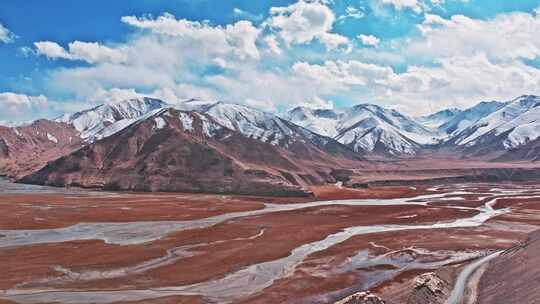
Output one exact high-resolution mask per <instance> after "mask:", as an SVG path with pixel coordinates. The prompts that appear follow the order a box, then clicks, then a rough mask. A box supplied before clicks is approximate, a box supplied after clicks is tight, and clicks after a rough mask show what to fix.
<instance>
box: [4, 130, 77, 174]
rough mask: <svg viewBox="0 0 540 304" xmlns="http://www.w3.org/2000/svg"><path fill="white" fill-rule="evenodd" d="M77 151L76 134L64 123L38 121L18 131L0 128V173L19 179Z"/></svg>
mask: <svg viewBox="0 0 540 304" xmlns="http://www.w3.org/2000/svg"><path fill="white" fill-rule="evenodd" d="M80 147H81V141H80V138H79V136H78V132H77V131H76V130H75V129H74V128H73V127H72V126H71V125H68V124H65V123H60V122H54V121H50V120H45V119H41V120H37V121H35V122H33V123H32V124H29V125H24V126H20V127H13V128H8V127H3V126H0V173H1V174H2V175H6V176H9V177H15V178H17V177H22V176H24V175H26V174H29V173H31V172H33V171H35V170H38V169H40V168H41V167H43V166H45V164H46V163H47V162H48V161H51V160H54V159H57V158H59V157H61V156H63V155H66V154H68V153H70V152H73V151H74V150H76V149H78V148H80Z"/></svg>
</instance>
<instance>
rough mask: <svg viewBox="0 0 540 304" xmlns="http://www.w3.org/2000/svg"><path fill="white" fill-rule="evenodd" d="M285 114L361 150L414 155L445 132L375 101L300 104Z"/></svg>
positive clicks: (291, 119)
mask: <svg viewBox="0 0 540 304" xmlns="http://www.w3.org/2000/svg"><path fill="white" fill-rule="evenodd" d="M283 117H284V118H285V119H287V120H290V121H292V122H293V123H295V124H298V125H300V126H303V127H305V128H308V129H310V130H312V131H314V132H317V133H321V134H323V135H326V136H329V137H333V138H334V139H336V140H337V141H339V142H340V143H342V144H345V145H347V146H349V147H351V148H353V149H354V150H355V151H357V152H375V153H377V152H379V153H384V154H391V155H399V154H407V155H414V154H416V153H417V151H418V150H419V149H420V147H421V146H422V145H428V144H435V143H437V142H438V140H439V139H440V138H442V137H443V136H444V134H442V133H441V132H439V131H437V130H434V129H431V128H428V127H425V126H422V125H421V124H419V123H418V122H416V121H415V120H414V119H412V118H410V117H408V116H405V115H403V114H401V113H399V112H398V111H396V110H389V109H384V108H382V107H379V106H376V105H372V104H360V105H357V106H354V107H352V108H349V109H338V110H313V109H309V108H305V107H298V108H295V109H293V110H291V111H289V112H288V113H286V114H285V115H284V116H283Z"/></svg>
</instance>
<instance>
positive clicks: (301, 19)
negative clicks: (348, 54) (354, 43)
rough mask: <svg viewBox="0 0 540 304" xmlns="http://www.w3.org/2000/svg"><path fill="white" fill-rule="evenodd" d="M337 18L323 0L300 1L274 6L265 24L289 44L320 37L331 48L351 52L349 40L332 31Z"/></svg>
mask: <svg viewBox="0 0 540 304" xmlns="http://www.w3.org/2000/svg"><path fill="white" fill-rule="evenodd" d="M335 21H336V16H335V14H334V12H333V11H332V10H331V9H330V8H329V7H328V6H327V5H326V4H325V3H324V2H320V1H303V0H300V1H298V2H297V3H294V4H292V5H289V6H285V7H272V8H271V9H270V17H269V19H268V20H267V21H266V23H267V25H268V26H269V27H270V28H272V29H274V30H275V31H276V32H277V34H278V35H279V36H280V37H281V39H283V41H284V42H285V43H286V44H287V45H291V44H306V43H309V42H312V41H313V40H315V39H318V40H319V41H320V42H321V43H323V44H324V45H325V46H326V47H327V48H328V49H329V50H333V49H337V48H344V49H345V50H346V51H350V48H351V44H350V42H349V39H348V38H347V37H345V36H342V35H340V34H337V33H332V32H331V31H332V28H333V25H334V22H335Z"/></svg>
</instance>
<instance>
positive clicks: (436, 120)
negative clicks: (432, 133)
mask: <svg viewBox="0 0 540 304" xmlns="http://www.w3.org/2000/svg"><path fill="white" fill-rule="evenodd" d="M460 112H461V110H459V109H457V108H450V109H446V110H442V111H439V112H435V113H433V114H430V115H425V116H420V117H417V118H416V120H417V121H418V122H419V123H421V124H422V125H424V126H426V127H430V128H439V127H440V126H442V125H444V124H445V123H447V122H448V121H450V120H451V119H453V118H454V117H456V115H458V114H459V113H460Z"/></svg>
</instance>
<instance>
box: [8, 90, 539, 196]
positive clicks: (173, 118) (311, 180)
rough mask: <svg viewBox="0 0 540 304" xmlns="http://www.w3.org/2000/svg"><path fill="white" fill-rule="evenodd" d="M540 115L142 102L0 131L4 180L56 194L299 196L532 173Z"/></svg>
mask: <svg viewBox="0 0 540 304" xmlns="http://www.w3.org/2000/svg"><path fill="white" fill-rule="evenodd" d="M539 106H540V97H537V96H531V95H524V96H520V97H518V98H516V99H514V100H510V101H506V102H499V101H488V102H480V103H479V104H477V105H475V106H473V107H471V108H468V109H463V110H460V109H455V108H452V109H446V110H443V111H440V112H437V113H433V114H431V115H427V116H422V117H410V116H407V115H404V114H402V113H400V112H398V111H397V110H393V109H386V108H383V107H380V106H377V105H373V104H358V105H355V106H353V107H350V108H346V109H312V108H307V107H297V108H294V109H292V110H290V111H288V112H286V113H282V114H280V115H276V114H273V113H267V112H263V111H260V110H257V109H253V108H250V107H247V106H243V105H239V104H234V103H226V102H221V101H201V100H188V101H185V102H182V103H180V104H175V105H171V104H168V103H167V102H165V101H162V100H158V99H154V98H137V99H130V100H125V101H115V102H105V103H104V104H102V105H100V106H97V107H94V108H92V109H89V110H85V111H81V112H77V113H73V114H66V115H64V116H62V117H59V118H57V119H54V120H45V119H41V120H37V121H34V122H32V123H29V124H24V125H19V126H11V127H10V126H4V127H1V126H0V173H1V174H3V175H5V176H8V177H10V178H14V179H18V180H20V181H21V182H27V183H37V184H47V185H56V186H83V187H91V188H105V189H116V190H140V191H189V192H217V193H241V194H276V195H291V194H298V195H303V194H306V193H307V191H306V189H307V187H308V186H310V185H322V184H326V183H336V182H338V181H341V182H343V181H345V182H346V181H347V180H348V179H349V177H350V171H353V170H357V169H363V170H380V168H381V166H383V167H384V166H390V164H394V163H396V162H399V161H401V162H403V161H407V160H408V161H410V162H413V161H415V160H418V159H425V158H433V159H436V158H438V157H442V156H443V155H445V157H446V156H447V155H452V158H453V159H454V160H459V161H475V162H478V161H481V162H484V163H488V164H489V163H501V162H503V163H513V164H523V163H527V166H530V161H537V160H538V159H540V155H539V152H540V139H539V137H540V121H539V119H540V107H539ZM392 169H399V167H395V166H393V167H392ZM344 172H349V173H347V174H344Z"/></svg>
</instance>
